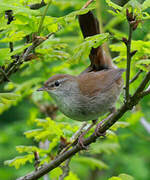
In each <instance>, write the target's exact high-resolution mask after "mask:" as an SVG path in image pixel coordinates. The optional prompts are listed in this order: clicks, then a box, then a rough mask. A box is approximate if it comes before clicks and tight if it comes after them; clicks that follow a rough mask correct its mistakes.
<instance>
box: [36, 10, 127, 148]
mask: <svg viewBox="0 0 150 180" xmlns="http://www.w3.org/2000/svg"><path fill="white" fill-rule="evenodd" d="M78 19H79V25H80V28H81V31H82V34H83V36H84V38H86V37H90V36H93V35H96V34H100V28H99V22H98V20H97V18H96V17H95V16H94V14H93V13H92V12H91V11H89V12H87V13H86V14H82V15H79V16H78ZM89 58H90V61H91V64H90V65H89V66H88V67H87V68H86V69H85V70H84V71H83V72H81V73H80V74H79V75H77V76H74V75H70V74H56V75H54V76H52V77H50V78H49V79H48V80H47V81H46V82H45V83H44V85H43V87H41V88H39V89H38V91H47V92H48V93H49V95H50V96H51V97H52V98H53V99H54V101H55V103H56V104H57V106H58V108H59V110H60V111H61V112H62V113H63V114H64V115H66V116H67V117H69V118H71V119H73V120H77V121H83V122H84V121H90V120H91V121H93V122H95V120H97V119H98V118H99V117H100V116H102V115H104V114H106V113H107V112H110V111H111V110H112V109H114V107H115V103H116V101H117V99H118V97H119V95H120V92H121V90H122V86H123V79H122V73H123V72H124V69H119V68H117V67H116V66H115V65H114V64H113V62H112V60H111V57H110V56H108V55H106V53H105V51H104V50H103V47H102V46H99V47H97V48H92V49H91V51H90V54H89ZM91 127H92V125H91ZM91 127H90V128H91ZM90 128H89V129H90ZM89 129H88V130H89ZM84 135H85V133H83V134H82V137H81V138H80V141H79V142H80V144H81V145H82V146H83V144H82V141H81V139H82V138H83V136H84Z"/></svg>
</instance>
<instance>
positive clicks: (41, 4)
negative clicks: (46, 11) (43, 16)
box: [29, 0, 46, 10]
mask: <svg viewBox="0 0 150 180" xmlns="http://www.w3.org/2000/svg"><path fill="white" fill-rule="evenodd" d="M44 6H46V3H45V2H44V0H42V1H41V3H36V4H31V5H29V7H30V9H32V10H37V9H40V8H42V7H44Z"/></svg>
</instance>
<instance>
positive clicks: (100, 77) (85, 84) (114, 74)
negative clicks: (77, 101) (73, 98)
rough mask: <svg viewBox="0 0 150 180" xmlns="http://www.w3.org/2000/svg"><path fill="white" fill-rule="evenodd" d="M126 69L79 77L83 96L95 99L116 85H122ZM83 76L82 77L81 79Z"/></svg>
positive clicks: (91, 73)
mask: <svg viewBox="0 0 150 180" xmlns="http://www.w3.org/2000/svg"><path fill="white" fill-rule="evenodd" d="M123 72H124V69H114V68H112V69H108V70H102V71H97V72H89V73H85V74H81V75H80V76H79V77H78V83H79V89H80V91H81V93H82V94H83V95H86V96H88V97H93V96H95V95H96V94H97V93H100V92H101V93H103V92H105V91H107V90H109V89H110V88H111V87H112V85H113V84H114V83H117V84H118V85H119V84H121V83H122V80H121V75H122V73H123ZM81 76H82V77H81Z"/></svg>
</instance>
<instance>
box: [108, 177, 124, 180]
mask: <svg viewBox="0 0 150 180" xmlns="http://www.w3.org/2000/svg"><path fill="white" fill-rule="evenodd" d="M108 180H122V179H121V178H120V177H114V176H113V177H111V178H109V179H108Z"/></svg>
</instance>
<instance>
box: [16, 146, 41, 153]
mask: <svg viewBox="0 0 150 180" xmlns="http://www.w3.org/2000/svg"><path fill="white" fill-rule="evenodd" d="M16 150H17V151H18V152H19V153H23V152H26V153H31V152H34V151H39V148H37V147H36V146H21V145H20V146H16Z"/></svg>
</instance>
